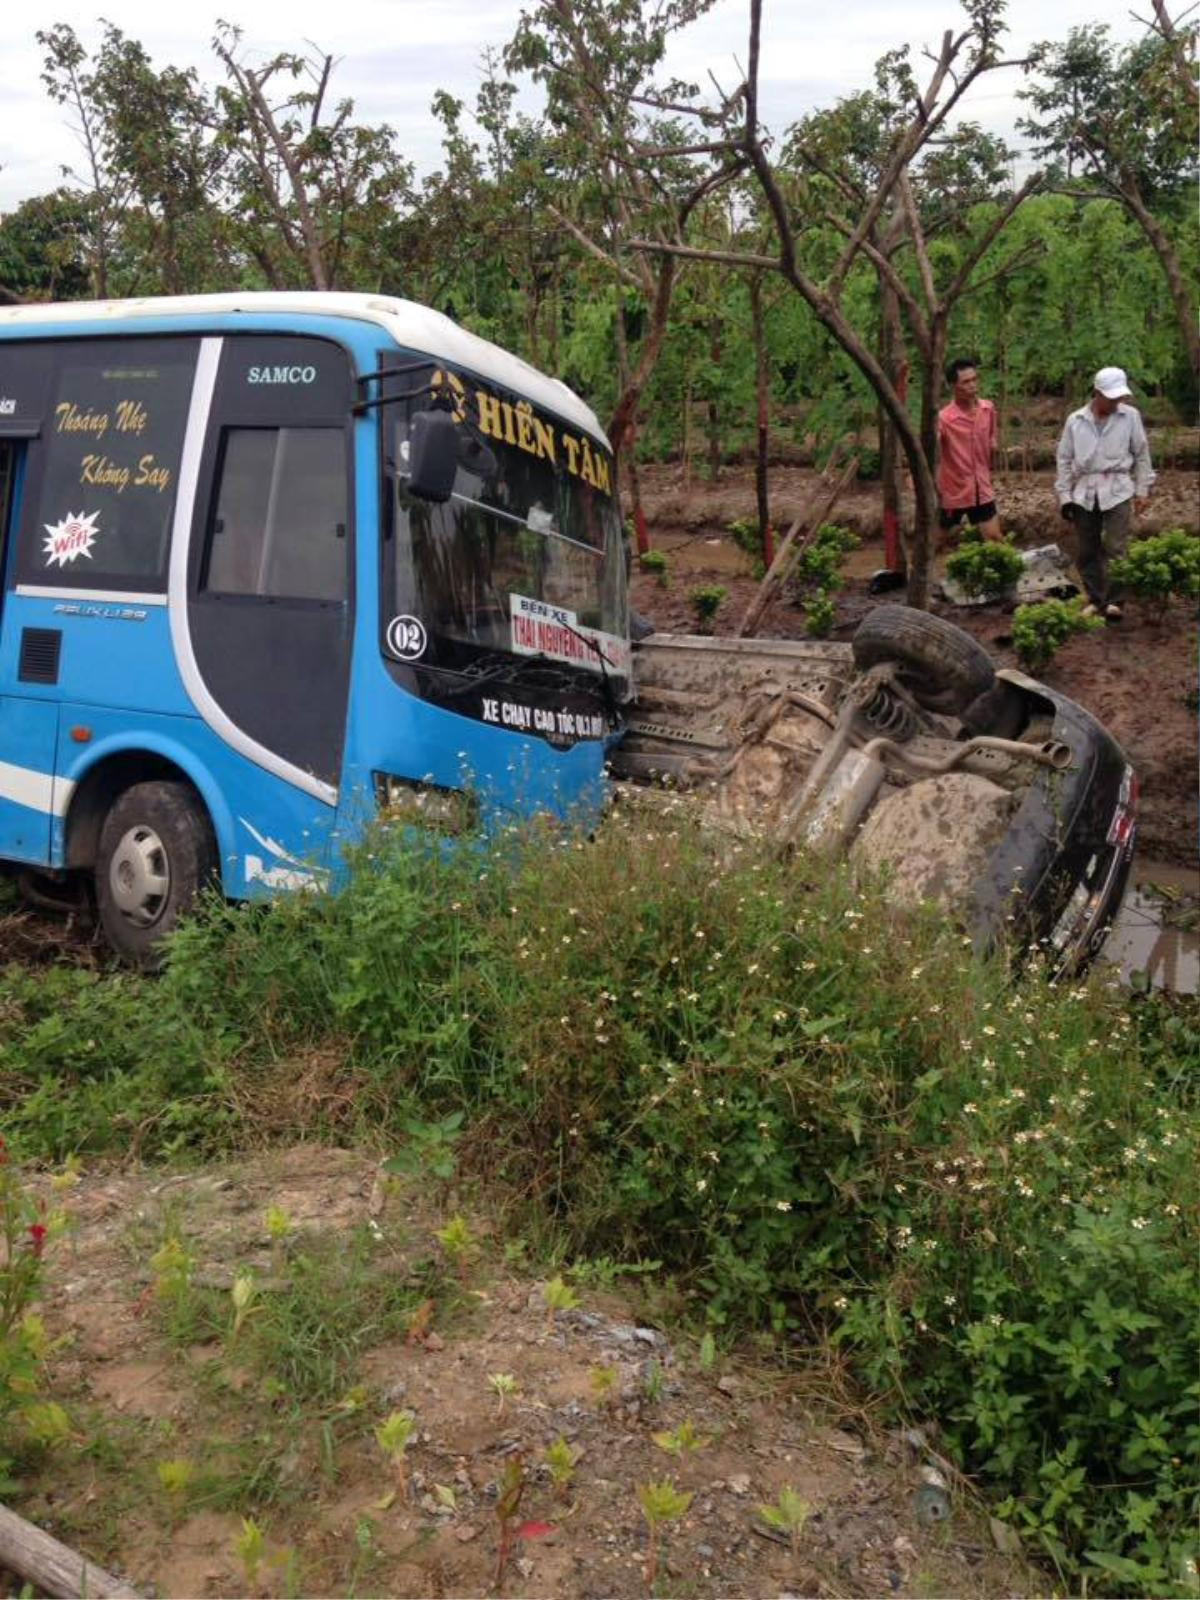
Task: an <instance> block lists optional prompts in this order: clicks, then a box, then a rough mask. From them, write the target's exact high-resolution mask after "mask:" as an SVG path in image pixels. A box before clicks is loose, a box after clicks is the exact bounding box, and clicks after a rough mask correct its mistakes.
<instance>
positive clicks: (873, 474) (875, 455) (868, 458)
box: [856, 445, 882, 482]
mask: <svg viewBox="0 0 1200 1600" xmlns="http://www.w3.org/2000/svg"><path fill="white" fill-rule="evenodd" d="M881 465H882V463H881V460H880V456H879V451H878V450H876V449H875V448H874V447H873V446H871V445H863V446H862V447H861V448H860V449H859V451H858V472H857V474H856V476H857V477H858V479H859V481H860V482H862V481H864V480H867V479H873V478H878V476H879V472H880V467H881Z"/></svg>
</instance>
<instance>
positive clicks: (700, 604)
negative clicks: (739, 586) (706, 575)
mask: <svg viewBox="0 0 1200 1600" xmlns="http://www.w3.org/2000/svg"><path fill="white" fill-rule="evenodd" d="M728 598H729V590H728V589H725V588H723V587H722V586H721V585H720V584H719V583H707V584H702V585H701V586H700V588H698V589H693V590H692V592H691V594H689V595H688V605H690V606H691V608H692V612H693V614H694V616H695V618H696V626H697V627H698V628H699V630H700V632H701V633H707V632H708V630H709V629H710V628H711V627H712V623H713V618H714V617H715V616H716V614H717V612H718V611H719V610H720V609H721V607H722V606H723V605H724V604H725V602H726V600H727V599H728Z"/></svg>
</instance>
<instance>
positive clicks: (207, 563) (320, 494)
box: [201, 428, 349, 601]
mask: <svg viewBox="0 0 1200 1600" xmlns="http://www.w3.org/2000/svg"><path fill="white" fill-rule="evenodd" d="M218 461H219V464H218V468H217V485H216V490H217V492H216V495H215V502H216V504H215V511H214V514H213V518H212V522H211V524H210V527H209V530H208V540H207V547H206V550H205V557H204V571H203V578H202V580H201V588H202V589H206V590H208V591H209V592H210V593H216V594H235V595H255V596H261V597H269V598H273V599H281V600H326V601H339V600H344V599H345V598H346V595H347V588H348V582H349V571H348V565H349V564H348V546H349V541H348V540H347V538H346V525H347V521H348V517H349V511H348V508H347V504H346V437H345V433H344V430H342V429H341V428H226V429H225V430H224V432H223V434H222V439H221V450H220V454H219V458H218Z"/></svg>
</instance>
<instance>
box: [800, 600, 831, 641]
mask: <svg viewBox="0 0 1200 1600" xmlns="http://www.w3.org/2000/svg"><path fill="white" fill-rule="evenodd" d="M836 618H837V608H836V606H835V605H834V603H833V601H832V600H831V599H830V598H829V596H828V595H827V594H826V593H825V591H824V590H823V589H818V590H817V591H816V593H815V594H812V595H810V596H809V597H808V599H807V600H806V601H805V602H804V631H805V633H807V634H808V636H809V638H810V639H824V638H825V636H826V634H827V633H828V632H829V630H830V628H832V627H833V624H834V622H835V620H836Z"/></svg>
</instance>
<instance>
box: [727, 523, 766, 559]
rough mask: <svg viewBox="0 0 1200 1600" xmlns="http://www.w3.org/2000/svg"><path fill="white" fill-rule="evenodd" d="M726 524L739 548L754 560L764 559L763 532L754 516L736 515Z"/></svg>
mask: <svg viewBox="0 0 1200 1600" xmlns="http://www.w3.org/2000/svg"><path fill="white" fill-rule="evenodd" d="M726 526H727V528H728V531H729V535H730V537H731V538H732V540H733V542H734V544H736V545H737V547H738V549H739V550H744V551H745V553H746V554H747V555H748V556H749V557H750V558H751V560H753V561H761V560H762V553H763V540H762V533H761V531H760V529H759V526H758V522H757V520H756V519H755V518H754V517H735V518H734V519H733V521H732V522H730V523H728V524H727V525H726Z"/></svg>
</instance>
